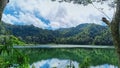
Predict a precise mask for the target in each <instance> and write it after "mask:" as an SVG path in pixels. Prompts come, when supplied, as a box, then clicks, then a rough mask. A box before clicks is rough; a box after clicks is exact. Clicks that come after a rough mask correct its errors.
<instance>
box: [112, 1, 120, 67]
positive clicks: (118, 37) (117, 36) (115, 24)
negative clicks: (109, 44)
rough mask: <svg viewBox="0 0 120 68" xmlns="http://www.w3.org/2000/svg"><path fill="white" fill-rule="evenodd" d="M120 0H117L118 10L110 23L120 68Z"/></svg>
mask: <svg viewBox="0 0 120 68" xmlns="http://www.w3.org/2000/svg"><path fill="white" fill-rule="evenodd" d="M119 25H120V0H117V6H116V12H115V15H114V17H113V19H112V22H111V24H110V28H111V33H112V37H113V42H114V45H115V48H116V51H117V54H118V65H119V68H120V32H119V27H120V26H119Z"/></svg>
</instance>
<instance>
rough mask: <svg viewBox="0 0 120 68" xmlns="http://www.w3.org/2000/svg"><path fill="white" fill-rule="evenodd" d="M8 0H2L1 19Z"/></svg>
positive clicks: (0, 2) (0, 7)
mask: <svg viewBox="0 0 120 68" xmlns="http://www.w3.org/2000/svg"><path fill="white" fill-rule="evenodd" d="M8 2H9V0H0V20H1V18H2V13H3V10H4V8H5V6H6V4H7V3H8Z"/></svg>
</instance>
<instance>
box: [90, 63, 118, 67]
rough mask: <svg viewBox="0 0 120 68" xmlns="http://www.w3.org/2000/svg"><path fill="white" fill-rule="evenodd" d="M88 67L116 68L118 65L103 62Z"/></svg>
mask: <svg viewBox="0 0 120 68" xmlns="http://www.w3.org/2000/svg"><path fill="white" fill-rule="evenodd" d="M90 68H118V67H117V66H114V65H109V64H104V65H99V66H90Z"/></svg>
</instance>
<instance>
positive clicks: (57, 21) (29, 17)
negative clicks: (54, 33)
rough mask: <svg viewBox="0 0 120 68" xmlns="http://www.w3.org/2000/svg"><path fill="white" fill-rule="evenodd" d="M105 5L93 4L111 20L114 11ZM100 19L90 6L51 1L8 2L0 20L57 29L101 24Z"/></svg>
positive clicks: (95, 10)
mask: <svg viewBox="0 0 120 68" xmlns="http://www.w3.org/2000/svg"><path fill="white" fill-rule="evenodd" d="M107 4H109V2H105V3H104V4H103V5H101V4H100V3H94V5H95V6H96V7H97V8H98V9H102V10H101V11H103V12H105V13H106V14H107V15H108V16H109V17H110V18H112V15H113V13H114V9H112V8H110V7H108V5H107ZM103 7H104V8H103ZM102 17H105V15H104V14H102V13H101V12H99V11H98V10H97V9H95V8H94V7H93V5H91V4H90V5H88V6H83V5H77V4H72V3H58V2H51V0H10V2H9V3H8V5H7V6H6V8H5V10H4V13H3V17H2V20H3V21H4V22H6V23H10V24H17V25H31V24H33V25H34V26H36V27H39V28H43V29H58V28H69V27H75V26H77V25H79V24H82V23H96V24H103V22H102V21H101V18H102Z"/></svg>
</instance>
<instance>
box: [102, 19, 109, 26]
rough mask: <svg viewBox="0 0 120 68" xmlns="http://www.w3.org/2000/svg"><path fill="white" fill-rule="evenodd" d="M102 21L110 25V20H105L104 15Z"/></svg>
mask: <svg viewBox="0 0 120 68" xmlns="http://www.w3.org/2000/svg"><path fill="white" fill-rule="evenodd" d="M102 21H103V22H104V23H105V24H107V25H108V26H110V22H109V20H107V19H106V18H105V17H102Z"/></svg>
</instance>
